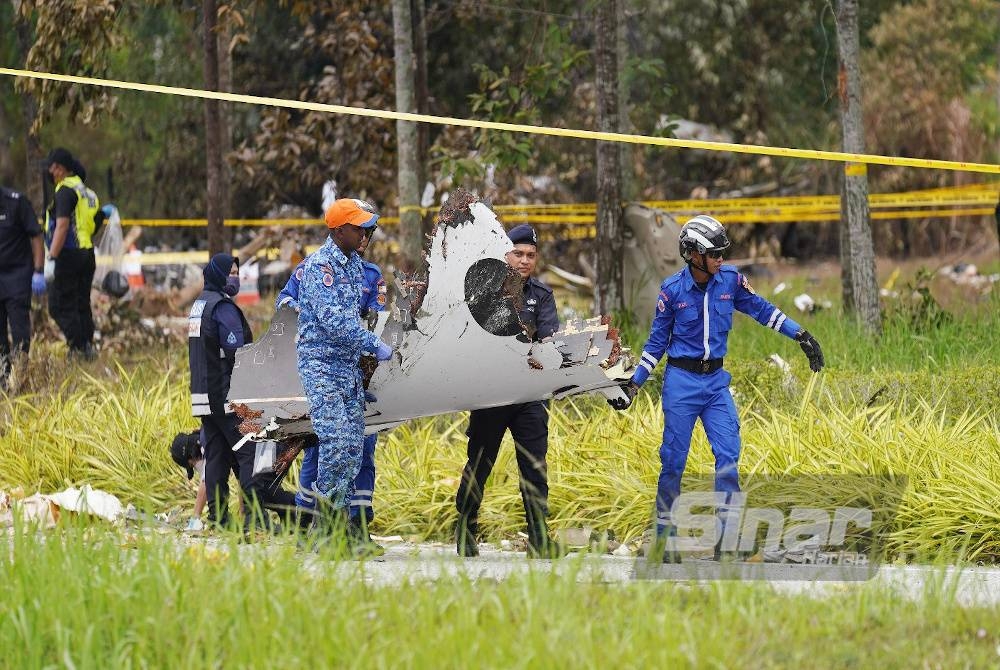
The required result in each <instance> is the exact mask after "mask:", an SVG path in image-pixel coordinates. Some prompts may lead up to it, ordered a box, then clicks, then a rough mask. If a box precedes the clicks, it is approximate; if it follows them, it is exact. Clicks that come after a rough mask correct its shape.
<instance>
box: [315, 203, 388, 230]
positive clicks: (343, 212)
mask: <svg viewBox="0 0 1000 670" xmlns="http://www.w3.org/2000/svg"><path fill="white" fill-rule="evenodd" d="M378 217H379V215H378V212H376V211H375V207H374V206H372V205H370V204H368V203H367V202H365V201H364V200H357V199H355V198H340V199H339V200H334V202H333V204H332V205H330V207H329V208H328V209H327V210H326V216H325V217H324V219H325V220H326V227H327V228H339V227H340V226H344V225H347V224H350V225H352V226H358V227H360V228H374V227H375V226H376V224H377V223H378Z"/></svg>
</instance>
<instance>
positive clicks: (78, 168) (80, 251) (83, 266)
mask: <svg viewBox="0 0 1000 670" xmlns="http://www.w3.org/2000/svg"><path fill="white" fill-rule="evenodd" d="M46 160H47V163H48V169H49V174H50V175H51V176H52V179H53V181H54V182H55V186H56V188H55V196H54V197H53V203H52V205H51V206H50V207H49V210H48V211H47V212H46V216H45V219H46V232H45V241H46V243H47V244H48V247H49V258H50V259H51V260H52V261H54V262H55V275H54V278H53V280H52V288H51V290H50V292H49V313H50V314H51V315H52V318H53V320H54V321H55V322H56V324H57V325H58V326H59V330H61V331H62V333H63V335H64V336H65V337H66V344H67V345H68V346H69V353H70V356H73V357H79V358H83V359H86V360H91V359H93V358H94V357H95V356H96V353H95V352H94V344H93V343H94V315H93V312H92V311H91V307H90V285H91V284H92V283H93V281H94V272H95V271H96V269H97V264H96V259H95V257H94V244H93V241H92V239H91V236H92V235H93V234H94V230H95V228H96V226H97V218H96V217H97V213H98V212H99V211H100V208H101V203H100V202H99V201H98V199H97V195H96V194H95V193H94V192H93V191H92V190H91V189H89V188H87V186H86V185H85V184H84V183H83V182H84V179H85V177H86V172H85V171H84V169H83V166H82V165H80V162H79V161H77V160H76V159H75V158H74V157H73V155H72V154H71V153H70V152H69V151H67V150H66V149H63V148H61V147H59V148H56V149H53V150H52V151H51V152H50V153H49V156H48V158H47V159H46Z"/></svg>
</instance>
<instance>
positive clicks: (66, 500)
mask: <svg viewBox="0 0 1000 670" xmlns="http://www.w3.org/2000/svg"><path fill="white" fill-rule="evenodd" d="M47 498H48V499H49V500H50V501H52V502H53V503H55V504H56V505H58V506H59V507H61V508H62V509H64V510H68V511H70V512H79V513H80V514H92V515H94V516H98V517H101V518H102V519H106V520H108V521H111V522H115V521H118V520H119V519H120V518H121V517H122V515H123V514H124V513H125V507H124V506H123V505H122V503H121V501H120V500H119V499H118V498H116V497H115V496H113V495H111V494H110V493H105V492H104V491H99V490H97V489H94V488H91V486H90V484H84V485H83V488H80V489H77V488H68V489H66V490H65V491H60V492H59V493H53V494H52V495H50V496H47Z"/></svg>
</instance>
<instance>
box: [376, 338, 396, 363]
mask: <svg viewBox="0 0 1000 670" xmlns="http://www.w3.org/2000/svg"><path fill="white" fill-rule="evenodd" d="M375 358H377V359H378V360H380V361H387V360H389V359H390V358H392V347H390V346H389V345H388V344H386V343H385V342H379V343H378V349H376V350H375Z"/></svg>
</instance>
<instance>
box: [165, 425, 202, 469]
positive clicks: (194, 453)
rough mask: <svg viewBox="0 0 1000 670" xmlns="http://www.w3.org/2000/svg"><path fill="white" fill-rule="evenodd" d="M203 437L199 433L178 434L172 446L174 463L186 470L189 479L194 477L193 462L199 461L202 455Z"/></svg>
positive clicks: (171, 451)
mask: <svg viewBox="0 0 1000 670" xmlns="http://www.w3.org/2000/svg"><path fill="white" fill-rule="evenodd" d="M200 438H201V435H200V433H199V431H197V430H196V431H194V432H193V433H177V435H175V436H174V441H173V442H172V443H171V444H170V457H171V458H172V459H174V463H176V464H177V465H179V466H181V467H182V468H184V471H185V472H186V473H187V478H188V479H191V478H192V477H194V468H193V467H191V460H192V459H193V460H198V459H200V458H201V457H202V455H201V439H200Z"/></svg>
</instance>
